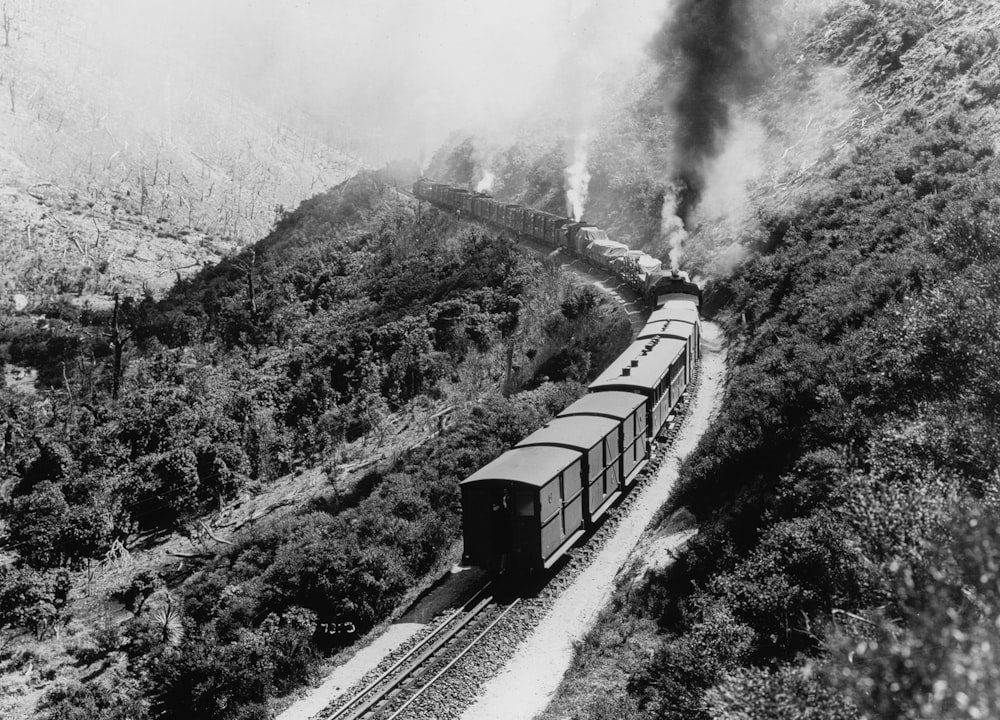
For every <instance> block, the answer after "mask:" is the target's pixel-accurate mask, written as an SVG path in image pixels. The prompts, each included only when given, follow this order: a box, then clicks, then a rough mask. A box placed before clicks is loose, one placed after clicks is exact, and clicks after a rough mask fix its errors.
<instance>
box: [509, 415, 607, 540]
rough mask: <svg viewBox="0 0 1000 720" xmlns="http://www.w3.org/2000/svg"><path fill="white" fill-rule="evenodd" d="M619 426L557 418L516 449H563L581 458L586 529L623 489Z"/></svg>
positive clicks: (589, 418)
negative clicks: (571, 451) (573, 452)
mask: <svg viewBox="0 0 1000 720" xmlns="http://www.w3.org/2000/svg"><path fill="white" fill-rule="evenodd" d="M618 424H619V423H618V422H617V421H615V420H612V419H611V418H606V417H595V416H585V417H574V418H569V417H563V418H561V417H557V418H554V419H553V420H552V421H551V422H549V423H548V424H547V425H545V426H544V427H542V428H539V429H538V430H536V431H535V432H533V433H531V435H529V436H528V437H526V438H524V440H522V441H521V442H519V443H518V444H517V447H553V448H555V447H560V448H566V449H567V450H573V451H575V452H577V453H578V454H580V456H581V457H580V459H581V461H582V468H581V471H582V472H583V484H584V493H583V519H584V524H585V525H586V526H587V527H590V525H592V524H593V523H594V522H595V521H596V520H597V519H598V518H600V517H601V516H602V515H603V514H604V513H605V512H607V510H608V508H609V507H611V504H612V503H613V502H614V500H615V499H616V498H618V497H619V496H620V495H621V493H622V490H623V489H624V482H623V481H622V476H621V462H620V459H621V445H620V444H619V443H620V442H621V433H620V432H619V427H618Z"/></svg>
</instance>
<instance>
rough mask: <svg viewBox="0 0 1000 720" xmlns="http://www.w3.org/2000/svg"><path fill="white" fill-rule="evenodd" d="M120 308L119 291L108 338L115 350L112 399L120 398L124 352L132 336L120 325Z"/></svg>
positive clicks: (116, 295) (116, 294)
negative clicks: (122, 329) (123, 331)
mask: <svg viewBox="0 0 1000 720" xmlns="http://www.w3.org/2000/svg"><path fill="white" fill-rule="evenodd" d="M119 310H120V302H119V300H118V293H115V311H114V314H112V316H111V332H110V333H109V334H108V340H109V341H110V342H111V347H112V349H113V350H114V367H113V369H112V376H111V399H112V400H118V393H119V391H120V389H121V384H122V352H123V351H124V349H125V343H127V342H128V340H129V338H130V337H132V333H131V332H129V333H124V334H123V333H122V331H121V328H120V327H119V324H118V313H119Z"/></svg>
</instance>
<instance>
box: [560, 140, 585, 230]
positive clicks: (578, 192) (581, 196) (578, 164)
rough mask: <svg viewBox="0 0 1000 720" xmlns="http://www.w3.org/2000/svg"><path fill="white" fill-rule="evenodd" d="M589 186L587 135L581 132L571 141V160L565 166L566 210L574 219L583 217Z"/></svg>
mask: <svg viewBox="0 0 1000 720" xmlns="http://www.w3.org/2000/svg"><path fill="white" fill-rule="evenodd" d="M589 186H590V173H589V172H588V171H587V135H586V133H581V134H579V135H577V136H576V141H575V142H574V143H573V162H572V163H571V164H570V166H569V167H567V168H566V212H567V214H568V215H569V216H570V217H572V218H573V219H574V220H580V219H582V218H583V211H584V209H585V208H586V206H587V188H588V187H589Z"/></svg>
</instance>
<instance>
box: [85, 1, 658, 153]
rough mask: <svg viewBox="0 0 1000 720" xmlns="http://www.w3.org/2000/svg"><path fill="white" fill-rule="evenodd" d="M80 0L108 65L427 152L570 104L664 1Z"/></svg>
mask: <svg viewBox="0 0 1000 720" xmlns="http://www.w3.org/2000/svg"><path fill="white" fill-rule="evenodd" d="M88 1H89V2H91V3H93V4H94V12H93V18H94V23H93V28H94V29H93V32H94V35H95V41H96V43H97V44H98V45H99V46H100V47H102V48H104V49H105V50H106V51H108V52H111V53H115V54H117V55H118V57H116V58H115V62H117V63H123V64H126V65H128V64H134V63H135V62H137V58H140V57H143V56H152V55H154V54H155V53H154V52H153V51H151V50H150V48H155V47H159V48H161V49H165V50H166V51H167V52H168V53H170V54H171V55H173V56H174V57H175V58H176V59H180V58H183V59H184V62H188V61H190V62H193V63H195V64H196V65H197V66H199V67H204V68H206V69H207V70H208V71H209V72H212V73H218V74H222V75H225V76H226V77H228V78H229V79H231V80H233V81H235V82H236V83H238V85H239V86H241V87H242V88H244V89H245V90H246V91H248V92H251V93H254V94H256V95H258V96H262V95H263V96H265V97H267V98H269V99H272V100H277V101H280V102H286V103H292V104H294V105H296V106H298V107H300V108H303V109H307V110H309V111H310V112H311V113H312V114H314V115H317V116H320V117H323V118H327V119H329V121H330V123H331V125H336V126H340V127H347V128H348V131H349V132H354V133H360V134H365V135H366V136H368V137H382V138H383V139H384V141H385V143H386V144H387V145H389V146H395V147H399V148H400V149H403V148H405V149H407V150H416V149H418V148H422V149H424V150H426V151H428V152H431V151H433V149H434V148H435V146H436V143H439V142H440V141H441V140H442V139H443V138H445V137H446V136H447V135H448V134H449V133H450V132H451V131H453V130H466V131H469V132H478V133H480V134H483V135H490V134H495V133H498V132H499V133H503V132H509V131H510V130H511V128H512V127H513V126H514V125H516V124H517V123H518V122H519V121H520V120H521V119H523V118H524V117H526V116H530V113H531V111H532V109H533V108H536V107H537V106H538V103H539V99H540V98H544V97H546V96H551V95H552V94H553V93H557V94H566V95H567V103H568V104H579V103H581V102H583V101H582V100H581V98H587V96H588V94H589V95H593V94H595V93H594V92H593V88H595V87H596V79H599V78H602V77H603V78H604V81H605V82H606V81H607V78H608V76H609V74H613V73H621V72H623V70H622V68H623V67H625V66H628V65H629V64H631V63H635V62H638V61H640V60H641V59H642V58H643V57H644V48H645V46H646V44H647V42H648V40H649V38H650V37H651V36H652V34H653V33H654V32H655V31H656V30H657V29H658V28H659V26H660V24H661V23H662V19H663V16H664V15H665V14H666V11H667V8H668V6H669V2H670V0H503V1H502V2H497V1H495V0H494V1H486V0H411V1H409V2H408V1H406V0H299V1H298V2H292V3H289V2H280V0H171V1H170V2H164V1H163V0H88ZM178 61H180V60H178ZM156 70H157V68H152V69H151V72H152V73H154V74H155V71H156ZM573 95H576V96H578V97H572V96H573ZM595 102H596V101H595V100H594V98H593V97H589V98H587V99H586V103H589V104H591V105H593V104H594V103H595Z"/></svg>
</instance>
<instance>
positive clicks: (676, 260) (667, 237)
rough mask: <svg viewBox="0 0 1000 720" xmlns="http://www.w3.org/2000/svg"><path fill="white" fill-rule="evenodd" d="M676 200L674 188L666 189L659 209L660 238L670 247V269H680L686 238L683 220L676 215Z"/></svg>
mask: <svg viewBox="0 0 1000 720" xmlns="http://www.w3.org/2000/svg"><path fill="white" fill-rule="evenodd" d="M678 200H679V198H678V197H677V191H676V190H670V191H668V192H667V194H666V195H665V196H664V198H663V209H662V210H661V211H660V238H661V240H662V241H663V243H664V244H665V245H666V246H667V247H669V248H670V253H669V255H670V269H671V270H680V267H681V258H682V257H683V256H684V243H685V241H687V239H688V232H687V230H685V229H684V221H683V220H682V219H681V218H680V217H679V216H678V215H677V204H678Z"/></svg>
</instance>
